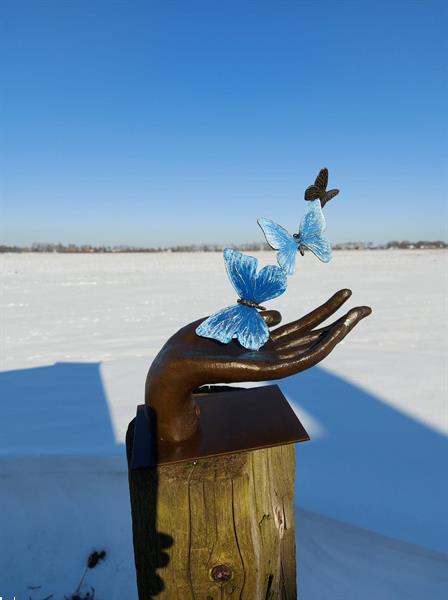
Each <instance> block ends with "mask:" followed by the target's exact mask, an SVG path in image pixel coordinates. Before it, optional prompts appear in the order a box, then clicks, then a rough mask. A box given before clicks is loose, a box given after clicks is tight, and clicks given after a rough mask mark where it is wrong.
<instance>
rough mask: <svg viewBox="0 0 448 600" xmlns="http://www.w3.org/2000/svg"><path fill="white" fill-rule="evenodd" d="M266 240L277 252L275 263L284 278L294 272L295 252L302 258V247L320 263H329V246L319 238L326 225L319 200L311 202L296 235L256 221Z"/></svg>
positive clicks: (324, 239)
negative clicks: (280, 269) (284, 274)
mask: <svg viewBox="0 0 448 600" xmlns="http://www.w3.org/2000/svg"><path fill="white" fill-rule="evenodd" d="M258 224H259V225H260V227H261V229H262V230H263V233H264V235H265V237H266V241H267V242H268V244H269V245H270V246H271V248H273V249H274V250H278V253H277V262H278V264H279V265H280V266H281V268H282V269H283V270H284V271H285V273H286V274H287V275H292V274H293V273H294V272H295V270H296V257H297V251H299V252H300V254H301V255H302V256H303V254H304V248H307V249H308V250H311V252H313V253H314V254H315V255H316V256H317V258H319V259H320V260H321V261H322V262H329V261H330V260H331V244H330V242H329V241H328V239H327V238H326V237H325V236H324V235H323V232H324V231H325V229H326V227H327V226H326V223H325V218H324V214H323V212H322V208H321V205H320V200H312V201H310V203H309V206H308V209H307V211H306V213H305V214H304V215H303V219H302V222H301V223H300V227H299V233H295V234H294V235H291V234H290V233H288V232H287V231H286V229H284V228H283V227H280V225H277V224H276V223H274V222H273V221H270V220H269V219H258Z"/></svg>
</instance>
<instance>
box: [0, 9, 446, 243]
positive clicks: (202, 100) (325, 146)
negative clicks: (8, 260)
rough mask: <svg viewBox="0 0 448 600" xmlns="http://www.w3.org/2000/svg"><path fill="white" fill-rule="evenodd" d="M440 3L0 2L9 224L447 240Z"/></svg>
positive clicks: (8, 231) (235, 238)
mask: <svg viewBox="0 0 448 600" xmlns="http://www.w3.org/2000/svg"><path fill="white" fill-rule="evenodd" d="M447 7H448V3H447V2H446V1H443V2H442V1H436V0H424V1H423V0H422V1H411V0H408V1H403V0H393V1H392V0H388V1H383V0H356V1H348V0H343V1H337V0H331V1H328V2H327V1H319V0H314V1H311V0H308V1H306V2H305V1H303V0H298V1H296V2H287V1H274V0H272V1H270V2H267V1H256V2H255V1H249V0H237V1H233V0H225V1H224V0H221V1H214V0H205V1H196V0H188V1H167V0H165V1H160V2H159V1H152V0H145V1H143V2H140V1H138V0H128V1H126V2H123V1H120V2H117V1H113V0H104V1H103V0H75V1H67V0H52V1H42V0H27V1H24V0H1V2H0V13H1V31H0V38H1V41H0V55H1V63H2V64H1V65H0V82H1V131H0V133H1V142H0V144H1V172H2V173H1V180H2V182H1V183H0V192H1V201H2V212H1V239H0V241H1V242H3V243H18V244H28V243H31V242H34V241H42V242H58V241H61V242H64V243H67V242H74V243H96V244H101V243H106V244H135V245H173V244H183V243H194V242H197V243H200V242H210V243H213V242H217V243H231V242H235V243H240V242H244V241H256V240H260V241H261V239H262V238H261V232H260V231H259V229H258V226H257V224H256V218H257V217H258V216H265V217H269V218H271V219H273V220H276V221H277V222H279V223H280V224H282V225H284V226H286V227H287V228H288V229H290V230H296V229H297V226H298V222H299V221H300V217H301V215H302V213H303V211H304V209H305V202H304V200H303V190H304V189H305V187H306V186H307V185H309V184H310V183H312V181H313V180H314V177H315V176H316V174H317V172H318V170H319V168H320V167H322V166H327V167H328V168H329V169H330V187H332V186H335V187H339V188H340V189H341V193H340V195H339V196H338V197H337V198H335V199H334V200H332V201H331V202H330V203H329V204H328V205H327V206H326V207H325V213H326V216H327V223H328V236H329V238H330V239H331V240H332V241H333V242H341V241H346V240H365V241H368V240H372V241H380V242H381V241H387V240H391V239H413V240H417V239H447V238H448V235H447V230H446V216H447V211H446V187H447V186H448V182H447V171H448V169H447V166H448V165H447V117H446V114H447V107H448V94H447V81H448V76H447V67H446V65H447V57H448V44H447V33H446V31H447V27H448V19H447V17H448V11H447Z"/></svg>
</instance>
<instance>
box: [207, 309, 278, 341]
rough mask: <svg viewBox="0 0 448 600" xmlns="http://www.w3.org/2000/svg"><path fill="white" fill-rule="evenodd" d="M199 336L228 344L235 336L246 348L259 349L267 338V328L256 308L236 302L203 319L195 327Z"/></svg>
mask: <svg viewBox="0 0 448 600" xmlns="http://www.w3.org/2000/svg"><path fill="white" fill-rule="evenodd" d="M196 333H197V334H198V335H200V336H201V337H206V338H211V339H213V340H217V341H218V342H221V343H223V344H228V343H229V342H230V341H231V340H232V338H234V337H236V338H237V339H238V341H239V343H240V344H241V345H242V346H243V347H244V348H247V349H248V350H259V349H260V348H261V346H263V344H265V343H266V342H267V341H268V339H269V329H268V326H267V325H266V323H265V322H264V320H263V319H262V318H261V316H260V315H259V313H258V311H257V309H256V308H252V307H249V306H244V305H243V304H236V305H234V306H229V307H227V308H223V309H222V310H219V311H218V312H216V313H214V314H213V315H211V316H210V317H208V319H205V321H203V322H202V323H201V324H200V325H199V326H198V327H197V328H196Z"/></svg>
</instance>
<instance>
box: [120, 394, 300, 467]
mask: <svg viewBox="0 0 448 600" xmlns="http://www.w3.org/2000/svg"><path fill="white" fill-rule="evenodd" d="M213 389H215V390H216V391H213V392H212V390H213ZM222 389H225V390H226V391H220V390H222ZM209 392H212V393H198V394H195V400H196V403H197V405H198V406H199V408H200V411H201V414H200V418H199V429H198V431H197V432H196V434H195V435H194V436H193V437H191V438H190V439H188V440H185V441H184V442H178V443H167V442H161V441H160V440H158V439H157V436H156V435H155V424H154V418H153V416H152V413H151V408H150V407H147V406H146V405H144V404H141V405H139V406H138V407H137V416H136V419H135V429H134V448H133V453H132V460H131V468H132V469H139V468H145V467H154V466H156V465H166V464H170V463H178V462H183V461H191V460H197V459H200V458H210V457H213V456H220V455H222V454H233V453H235V452H247V451H249V450H257V449H259V448H269V447H271V446H280V445H283V444H292V443H295V442H304V441H306V440H309V439H310V438H309V435H308V434H307V432H306V431H305V429H304V427H303V425H302V424H301V422H300V421H299V419H298V418H297V416H296V414H295V413H294V411H293V410H292V408H291V406H290V405H289V403H288V401H287V400H286V398H285V396H284V395H283V394H282V392H281V391H280V388H279V387H278V386H277V385H267V386H263V387H256V388H249V389H241V388H231V387H227V388H223V387H221V388H219V386H218V387H217V388H209Z"/></svg>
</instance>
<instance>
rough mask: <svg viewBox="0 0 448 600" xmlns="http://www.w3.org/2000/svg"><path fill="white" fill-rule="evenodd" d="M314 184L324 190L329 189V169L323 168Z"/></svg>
mask: <svg viewBox="0 0 448 600" xmlns="http://www.w3.org/2000/svg"><path fill="white" fill-rule="evenodd" d="M314 185H315V186H316V187H318V188H320V189H321V190H322V191H325V190H326V189H327V185H328V169H326V168H323V169H321V170H320V171H319V175H318V176H317V177H316V181H315V182H314Z"/></svg>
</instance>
